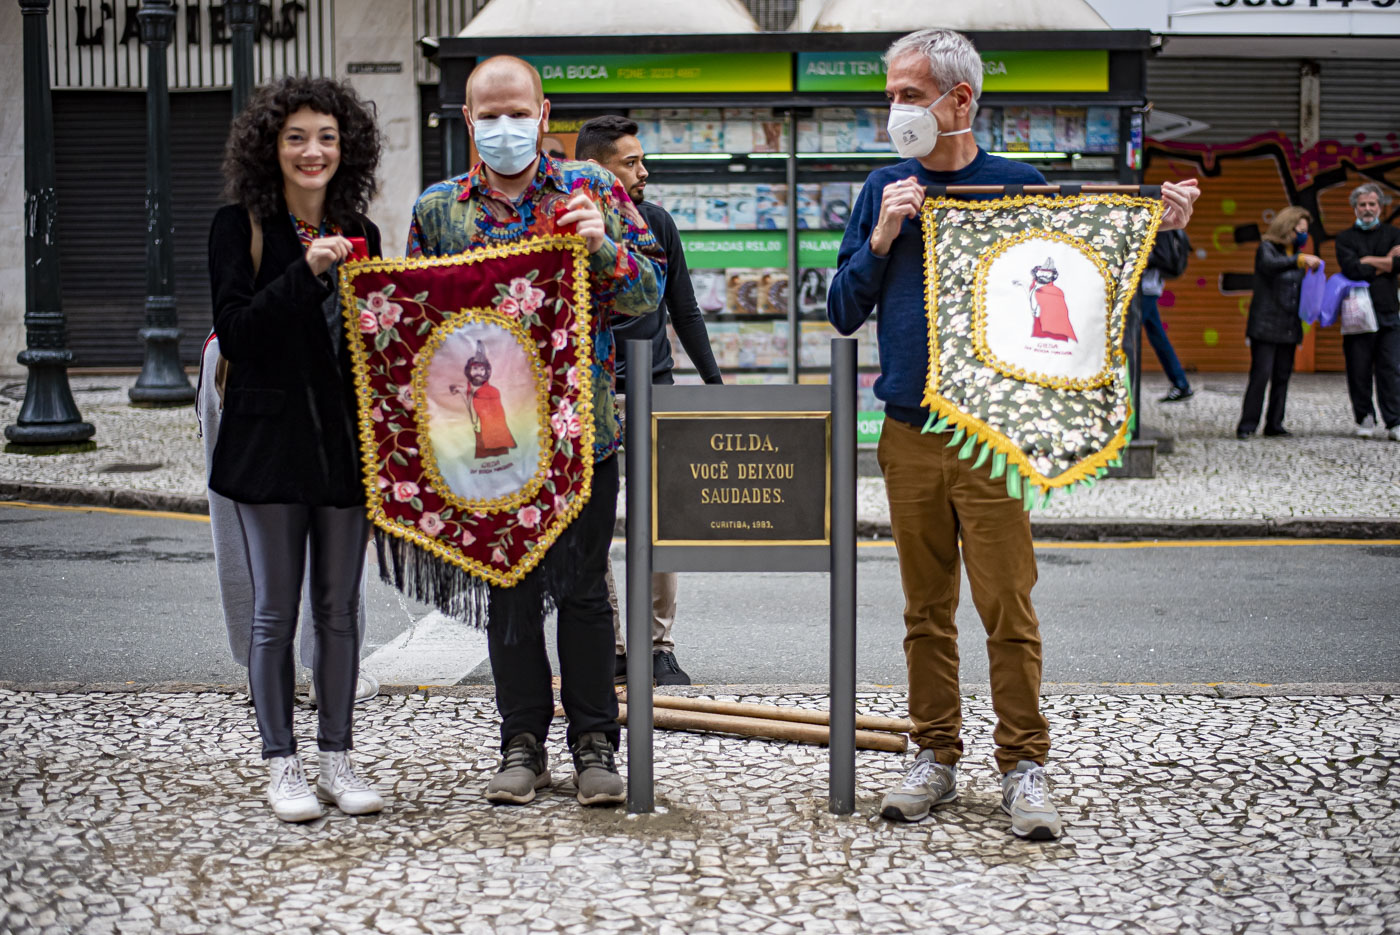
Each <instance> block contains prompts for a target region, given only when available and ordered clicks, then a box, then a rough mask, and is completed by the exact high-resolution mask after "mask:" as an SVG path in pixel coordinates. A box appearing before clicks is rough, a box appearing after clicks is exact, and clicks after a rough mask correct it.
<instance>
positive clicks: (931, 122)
mask: <svg viewBox="0 0 1400 935" xmlns="http://www.w3.org/2000/svg"><path fill="white" fill-rule="evenodd" d="M952 93H953V89H952V88H949V89H948V90H947V91H944V92H943V93H942V94H941V95H939V97H938V101H941V100H943V98H945V97H947V96H948V95H949V94H952ZM938 101H934V102H933V103H932V104H930V105H928V106H927V107H920V106H918V105H917V104H891V105H890V119H889V121H888V122H887V123H886V124H885V129H886V130H888V131H889V134H890V139H891V140H892V141H893V142H894V148H895V150H896V151H897V152H898V153H899V155H900V157H901V158H903V159H922V158H923V157H924V156H927V155H928V154H929V153H931V152H933V147H934V145H935V144H936V143H937V142H938V137H939V136H940V133H939V130H938V118H937V117H935V116H934V114H933V108H934V107H937V106H938ZM971 132H972V128H971V127H964V128H963V129H961V130H949V131H948V132H947V133H943V134H941V135H942V136H957V135H959V134H962V133H971ZM478 148H480V147H478Z"/></svg>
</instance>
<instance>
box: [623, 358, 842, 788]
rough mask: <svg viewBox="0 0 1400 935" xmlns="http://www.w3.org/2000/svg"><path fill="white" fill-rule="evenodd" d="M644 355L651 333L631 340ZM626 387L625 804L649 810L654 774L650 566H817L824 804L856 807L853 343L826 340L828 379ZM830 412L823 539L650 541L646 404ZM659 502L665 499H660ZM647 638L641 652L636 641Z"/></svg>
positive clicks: (655, 408) (680, 409)
mask: <svg viewBox="0 0 1400 935" xmlns="http://www.w3.org/2000/svg"><path fill="white" fill-rule="evenodd" d="M627 353H628V357H629V359H631V360H649V359H650V354H651V343H650V342H649V341H630V342H628V348H627ZM636 382H637V383H638V385H636V386H632V387H629V389H630V392H629V393H628V395H627V424H628V425H629V426H631V427H632V428H631V430H629V431H628V433H627V585H626V589H627V646H628V652H627V808H628V810H629V811H632V812H651V811H654V810H655V807H656V803H655V788H654V781H653V773H652V729H653V719H652V690H651V689H652V686H651V652H650V651H649V650H650V649H651V575H652V572H653V571H711V572H714V571H727V572H742V571H777V572H791V571H823V572H827V573H829V575H830V584H831V655H830V672H831V676H830V678H831V688H830V698H829V700H828V703H829V705H830V738H831V739H830V746H829V748H828V749H829V754H830V756H829V776H828V789H829V792H828V798H829V803H828V804H829V807H830V809H831V811H832V812H833V813H835V814H838V815H849V814H850V813H851V812H853V811H854V810H855V741H856V676H855V672H856V342H855V340H854V339H852V338H835V339H833V340H832V342H831V383H830V385H829V386H793V385H780V386H773V385H768V386H655V387H654V386H651V385H650V384H646V383H642V382H641V381H636ZM684 412H704V413H735V414H743V413H757V412H762V413H771V414H774V415H775V416H779V415H781V413H783V412H792V413H794V414H798V413H803V414H810V413H814V412H829V413H830V421H829V422H828V448H827V478H828V490H829V493H830V501H829V502H830V507H829V525H828V534H829V541H828V542H827V543H826V544H820V545H784V544H774V545H751V544H745V545H743V546H735V545H684V546H680V545H656V544H654V543H653V539H652V531H653V524H652V519H653V517H652V486H653V483H654V481H655V478H654V477H653V476H652V467H653V460H652V442H653V440H652V433H651V427H652V416H653V413H684ZM658 508H663V505H662V504H658ZM638 647H644V649H639V650H638V651H635V652H634V651H633V649H634V648H638Z"/></svg>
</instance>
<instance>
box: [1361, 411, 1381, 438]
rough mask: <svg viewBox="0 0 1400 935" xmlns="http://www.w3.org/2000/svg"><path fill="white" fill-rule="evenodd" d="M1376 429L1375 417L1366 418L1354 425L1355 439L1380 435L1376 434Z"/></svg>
mask: <svg viewBox="0 0 1400 935" xmlns="http://www.w3.org/2000/svg"><path fill="white" fill-rule="evenodd" d="M1376 427H1377V426H1376V417H1375V416H1367V417H1366V418H1364V419H1362V420H1361V422H1359V423H1358V424H1357V425H1356V437H1357V438H1372V437H1374V436H1375V435H1378V434H1380V433H1378V432H1377V431H1376Z"/></svg>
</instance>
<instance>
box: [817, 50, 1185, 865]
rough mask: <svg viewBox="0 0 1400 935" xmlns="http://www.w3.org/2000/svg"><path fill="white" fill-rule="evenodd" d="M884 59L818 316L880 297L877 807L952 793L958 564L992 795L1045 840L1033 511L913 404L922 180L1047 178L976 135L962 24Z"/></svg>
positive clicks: (910, 813)
mask: <svg viewBox="0 0 1400 935" xmlns="http://www.w3.org/2000/svg"><path fill="white" fill-rule="evenodd" d="M885 64H886V67H887V74H886V81H885V95H886V97H888V98H889V100H890V117H889V131H890V139H891V140H892V141H893V142H894V144H895V147H896V148H897V149H898V150H899V155H900V156H902V157H904V158H903V161H902V162H899V163H896V164H894V165H892V166H887V167H885V168H882V169H877V170H876V171H875V172H873V173H871V175H870V177H869V178H868V179H867V180H866V182H865V185H864V187H863V188H862V189H861V192H860V196H859V197H858V198H857V199H856V203H855V207H854V209H853V210H852V212H851V220H850V223H849V224H848V225H847V227H846V233H845V237H844V238H843V240H842V242H841V250H840V254H839V260H838V263H839V268H838V270H837V273H836V275H835V277H834V278H833V280H832V284H831V288H830V290H829V292H828V297H827V317H828V318H829V319H830V320H831V322H832V324H834V325H835V326H836V327H837V329H838V330H839V331H840V332H841V333H842V334H851V333H852V332H854V331H855V330H856V329H857V328H859V327H860V325H861V323H862V322H864V321H865V319H866V318H868V317H869V316H870V314H871V312H872V311H873V310H874V309H875V308H876V307H877V306H878V307H879V309H880V329H879V335H878V337H879V345H880V378H879V380H878V381H877V382H876V384H875V395H876V396H878V397H880V398H881V399H882V400H884V402H885V425H884V429H883V431H882V434H881V438H880V448H879V461H880V467H881V470H882V471H883V473H884V476H885V486H886V490H887V492H888V495H889V501H890V525H891V527H892V531H893V535H894V540H895V547H896V549H897V551H898V555H899V569H900V578H901V581H902V583H903V586H904V596H905V609H904V624H905V637H904V653H905V660H906V663H907V665H908V671H909V716H910V719H911V720H912V721H913V722H914V730H913V732H912V736H913V738H914V741H915V743H916V744H917V745H918V746H919V748H920V751H919V754H918V757H917V758H916V760H915V762H914V766H913V768H912V769H911V770H910V771H909V773H908V775H907V776H906V777H905V778H904V779H903V780H902V781H901V782H899V783H897V784H896V785H895V786H894V788H892V789H891V790H890V792H889V794H887V795H886V796H885V799H884V802H883V803H882V805H881V810H880V811H881V814H882V815H884V816H885V817H886V818H892V819H898V820H903V821H918V820H919V819H921V818H923V817H925V816H926V815H928V814H929V811H930V810H931V809H932V808H933V807H935V806H938V805H945V804H948V803H951V802H952V801H954V800H955V799H956V798H957V795H958V790H957V763H958V760H959V759H960V758H961V756H962V752H963V742H962V710H961V696H960V692H959V687H958V634H957V627H956V624H955V621H954V617H955V614H956V611H957V603H958V591H959V576H960V571H959V569H960V565H961V564H962V563H963V562H965V563H966V564H967V574H968V580H969V582H970V583H971V585H972V597H973V601H974V603H975V604H976V605H977V611H978V613H979V614H980V615H981V617H982V623H983V626H984V627H985V628H986V630H987V655H988V659H989V663H990V666H989V669H990V675H991V683H992V707H993V709H994V710H995V712H996V716H997V725H996V730H995V732H994V734H993V738H994V740H995V741H996V747H997V749H996V763H997V769H998V771H999V772H1000V773H1001V775H1002V781H1001V790H1002V809H1003V810H1004V811H1005V812H1006V813H1007V814H1008V815H1009V816H1010V817H1011V830H1012V832H1013V833H1014V834H1016V835H1017V836H1018V837H1022V838H1027V839H1030V840H1036V841H1044V840H1051V839H1053V838H1055V837H1058V836H1059V834H1060V830H1061V822H1060V817H1059V814H1058V812H1057V811H1056V810H1055V806H1054V804H1053V803H1052V802H1051V799H1050V793H1049V783H1048V781H1047V779H1046V776H1045V769H1044V767H1045V760H1046V756H1047V754H1048V753H1049V751H1050V733H1049V726H1048V724H1047V722H1046V719H1045V716H1044V715H1043V714H1042V713H1041V711H1040V676H1041V649H1040V624H1039V622H1038V621H1037V619H1036V615H1035V609H1034V608H1033V607H1032V606H1031V588H1032V586H1034V584H1035V581H1036V565H1035V552H1034V549H1033V547H1032V543H1031V529H1030V519H1029V516H1028V515H1027V514H1026V513H1025V512H1024V511H1023V509H1022V507H1021V503H1020V501H1019V500H1013V499H1011V498H1010V497H1008V496H1007V495H1006V492H1005V490H1004V488H1003V484H1002V482H1001V481H994V480H992V479H991V478H990V472H987V471H979V470H977V469H975V468H974V467H973V462H972V461H970V460H967V461H964V460H960V459H959V458H958V450H957V449H956V448H948V447H947V444H948V439H947V438H946V437H945V435H944V434H943V433H927V434H926V433H924V432H923V431H922V428H923V427H924V426H925V425H926V424H927V422H928V417H929V411H928V410H927V409H926V408H924V406H923V392H924V384H925V381H926V379H927V374H928V367H929V346H928V326H927V318H926V315H927V312H926V308H925V304H924V263H923V238H922V235H921V231H920V228H919V222H918V219H919V209H920V207H921V206H922V205H923V202H924V186H926V185H932V184H941V185H1036V184H1044V182H1045V179H1044V177H1043V176H1041V174H1040V173H1039V172H1037V171H1036V170H1035V169H1034V168H1032V167H1030V166H1026V165H1024V164H1021V163H1018V162H1014V161H1012V160H1008V159H1003V158H1000V157H997V156H992V155H990V154H988V153H987V152H985V151H983V150H982V149H981V148H979V147H978V146H977V144H976V142H975V141H974V140H973V138H972V136H971V132H972V118H973V116H974V115H975V114H976V112H977V98H978V96H979V95H980V94H981V92H982V60H981V57H980V56H979V55H978V54H977V50H976V49H975V48H973V46H972V43H971V42H969V41H968V39H967V38H966V37H965V36H962V35H960V34H959V33H956V32H952V31H951V30H946V29H925V30H921V31H919V32H916V33H912V34H910V35H907V36H904V37H903V38H901V39H899V40H897V41H896V42H895V43H894V44H893V45H892V46H890V48H889V51H888V52H886V53H885ZM1162 189H1163V192H1162V194H1163V198H1164V200H1165V201H1166V214H1165V216H1164V218H1163V223H1162V226H1163V227H1164V228H1179V227H1183V226H1185V224H1186V222H1187V220H1188V219H1189V218H1190V216H1191V205H1192V203H1193V201H1194V200H1195V198H1196V197H1198V195H1199V190H1198V189H1197V188H1196V183H1195V180H1194V179H1193V180H1190V181H1187V182H1183V183H1180V184H1172V183H1168V184H1166V185H1163V186H1162ZM963 197H987V196H975V195H974V196H963ZM991 197H995V196H991ZM960 541H961V551H960V549H959V542H960Z"/></svg>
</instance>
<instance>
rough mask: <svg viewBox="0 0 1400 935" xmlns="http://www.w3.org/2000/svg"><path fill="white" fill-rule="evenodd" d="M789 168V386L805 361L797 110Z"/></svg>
mask: <svg viewBox="0 0 1400 935" xmlns="http://www.w3.org/2000/svg"><path fill="white" fill-rule="evenodd" d="M787 124H788V153H787V159H786V160H785V162H786V166H787V190H788V197H787V203H788V211H787V241H788V245H787V247H788V248H787V265H788V290H787V295H788V301H787V306H788V307H787V309H786V311H787V320H788V361H787V376H788V382H789V383H796V382H797V372H798V369H799V365H800V364H801V361H802V336H801V335H800V334H799V333H798V330H797V329H798V328H800V327H801V325H800V324H799V323H798V321H797V289H798V287H799V286H800V285H801V284H802V280H801V273H802V270H801V269H799V268H798V262H797V111H796V110H795V109H789V110H788V112H787Z"/></svg>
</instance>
